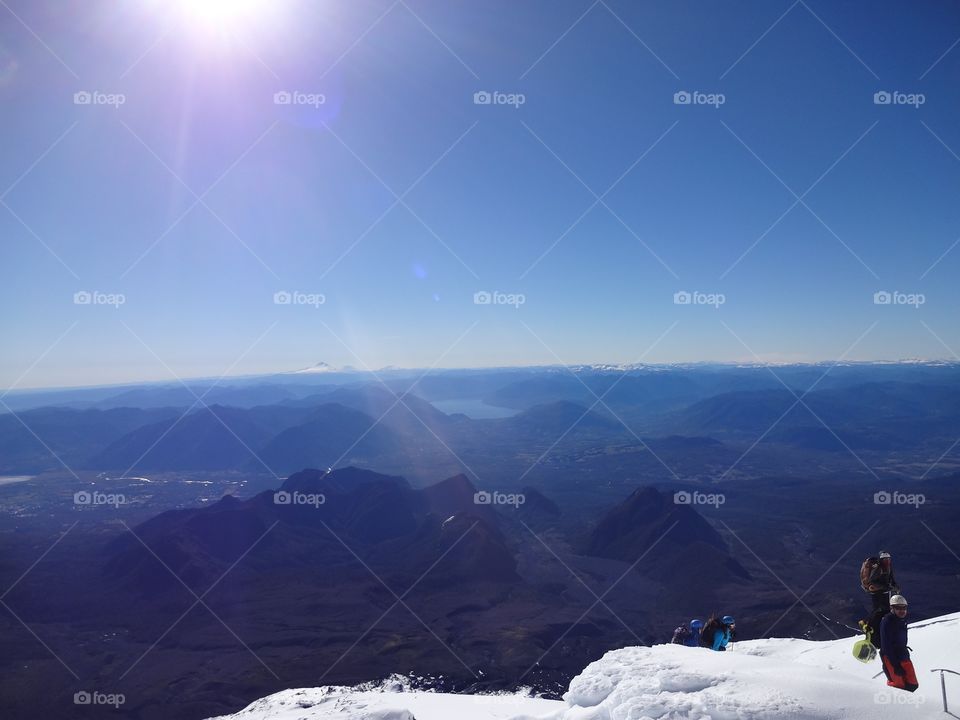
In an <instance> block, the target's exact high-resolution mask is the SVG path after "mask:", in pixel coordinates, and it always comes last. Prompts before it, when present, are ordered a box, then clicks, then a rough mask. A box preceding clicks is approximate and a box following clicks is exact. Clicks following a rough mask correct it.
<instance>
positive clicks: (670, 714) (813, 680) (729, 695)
mask: <svg viewBox="0 0 960 720" xmlns="http://www.w3.org/2000/svg"><path fill="white" fill-rule="evenodd" d="M958 630H960V613H955V614H953V615H946V616H943V617H940V618H935V619H932V620H926V621H922V622H918V623H917V624H916V625H913V626H911V628H910V647H912V648H913V651H914V652H913V661H914V665H915V666H916V669H917V677H918V679H919V681H920V689H919V690H918V691H917V692H916V693H913V694H910V693H904V692H902V691H898V690H892V689H889V688H887V687H886V684H885V679H884V678H883V677H882V676H881V677H880V678H876V679H874V678H873V677H872V676H873V675H875V674H876V673H878V672H880V661H879V659H878V660H877V661H875V662H874V663H871V664H863V663H860V662H857V661H856V660H855V659H854V658H853V656H852V655H851V648H852V646H853V639H852V638H850V637H847V638H842V639H840V640H834V641H829V642H814V641H810V640H795V639H790V638H786V639H768V640H753V641H747V642H740V643H734V644H733V645H731V647H730V651H729V652H726V653H716V652H713V651H710V650H704V649H700V648H686V647H681V646H677V645H657V646H654V647H628V648H623V649H620V650H614V651H612V652H609V653H607V654H606V655H604V656H603V657H602V658H601V659H600V660H597V661H596V662H594V663H591V664H590V665H588V666H587V667H586V668H585V669H584V671H583V672H582V673H580V675H578V676H577V677H575V678H574V679H573V680H572V681H571V683H570V689H569V691H568V692H567V693H566V694H565V695H564V700H563V701H562V702H560V701H553V700H543V699H539V698H530V697H524V696H520V695H474V696H469V695H444V694H441V693H430V692H409V691H406V688H405V687H404V686H403V684H402V682H401V681H398V680H394V681H392V682H386V683H382V684H380V685H377V686H366V687H364V688H357V689H350V688H339V687H323V688H313V689H305V690H285V691H283V692H280V693H277V694H275V695H271V696H269V697H266V698H263V699H261V700H258V701H257V702H255V703H253V704H252V705H250V706H249V707H247V708H246V709H245V710H242V711H241V712H239V713H236V714H235V715H229V716H224V717H223V718H219V719H215V720H334V719H336V720H453V719H456V720H774V719H775V720H841V719H845V720H887V719H890V720H892V719H893V718H903V717H907V716H909V717H911V718H916V719H917V720H927V719H932V718H938V719H941V718H944V717H949V716H946V715H944V714H943V711H942V706H941V700H940V681H939V675H937V674H933V673H931V672H930V670H931V669H932V668H940V667H946V668H951V669H954V670H957V671H958V672H960V649H958V641H960V633H958ZM947 678H948V679H947V690H948V695H949V696H950V697H951V698H952V701H953V702H952V707H951V709H953V708H960V678H958V677H956V676H949V675H948V676H947Z"/></svg>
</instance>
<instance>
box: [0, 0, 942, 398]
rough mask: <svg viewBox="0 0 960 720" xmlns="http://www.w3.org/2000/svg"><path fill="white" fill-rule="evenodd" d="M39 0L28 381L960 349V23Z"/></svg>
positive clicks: (6, 361) (739, 10)
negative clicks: (236, 8) (882, 99)
mask: <svg viewBox="0 0 960 720" xmlns="http://www.w3.org/2000/svg"><path fill="white" fill-rule="evenodd" d="M6 2H7V5H8V8H4V7H0V104H2V106H3V113H2V115H0V143H2V153H3V158H4V161H3V163H2V166H0V197H2V201H3V204H2V205H0V237H2V244H0V259H2V263H0V273H2V276H0V302H2V303H3V308H4V312H3V313H2V315H0V332H2V337H3V345H4V352H3V353H2V355H0V386H3V387H10V386H12V385H14V384H15V385H16V387H43V386H61V385H81V384H101V383H110V382H128V381H134V380H155V379H172V378H173V377H174V376H179V377H190V376H219V375H220V374H222V373H224V372H227V373H229V374H244V373H257V372H271V371H282V370H289V369H295V368H299V367H303V366H306V365H311V364H313V363H314V362H317V361H319V360H324V361H326V362H328V363H330V364H331V365H335V366H339V365H353V366H357V367H365V366H367V367H371V368H374V369H375V368H379V367H382V366H385V365H397V366H408V367H428V366H432V365H434V364H437V365H438V366H441V367H473V366H494V365H525V364H544V363H550V364H552V363H556V362H565V363H583V362H633V361H637V360H640V359H642V360H645V361H648V362H674V361H696V360H755V359H761V360H764V361H767V360H769V361H778V362H780V361H813V360H825V359H836V358H839V357H841V356H843V357H845V358H848V359H858V360H869V359H896V358H905V357H926V358H950V357H953V352H954V351H957V352H960V326H958V324H957V323H956V321H955V317H956V310H957V307H958V301H960V290H958V284H957V283H956V280H955V278H956V276H957V271H958V268H960V246H957V247H953V246H954V243H956V242H957V240H958V238H960V203H957V202H956V198H957V193H958V190H960V157H958V154H960V124H958V123H957V122H956V120H957V117H958V110H960V91H958V89H957V88H958V84H957V78H958V75H960V46H958V45H955V43H956V41H957V39H958V36H960V9H958V8H957V6H956V4H955V3H949V2H942V3H923V4H920V5H908V4H906V3H882V4H877V3H874V2H869V3H868V2H851V3H842V4H836V3H830V2H823V1H810V0H807V1H806V2H797V3H792V4H791V2H788V1H785V2H723V3H702V2H644V3H637V2H623V1H617V0H605V2H597V3H593V4H592V3H591V0H584V1H583V2H561V1H557V0H549V1H530V2H522V3H517V2H500V1H496V2H492V1H491V2H461V3H448V2H440V1H439V0H405V1H404V2H398V3H393V2H392V0H390V1H387V0H378V1H377V2H373V1H366V0H364V1H359V0H356V1H352V2H341V1H338V2H332V1H330V2H327V1H325V0H314V1H312V2H306V1H304V2H292V1H287V0H278V1H276V2H266V1H265V0H262V1H261V2H259V3H258V2H257V1H256V0H242V1H241V3H240V4H241V5H242V6H243V12H245V13H247V14H246V15H245V16H243V17H238V16H234V17H230V16H229V13H227V14H223V13H222V12H221V14H218V12H219V11H218V9H217V6H218V5H219V4H220V3H217V2H216V0H207V2H208V3H211V9H210V10H209V11H208V12H207V13H205V14H203V13H198V12H196V11H191V10H190V9H189V7H190V5H191V3H188V2H186V1H185V0H183V1H181V2H163V3H161V2H159V0H142V1H137V0H126V1H125V2H121V3H117V2H113V1H111V2H105V1H104V2H100V1H91V2H87V3H62V2H54V1H53V0H50V1H46V0H30V1H29V2H27V1H26V0H16V1H13V2H11V0H6ZM201 15H203V17H201ZM284 91H287V92H291V93H299V94H297V95H295V97H294V101H293V103H291V104H278V103H277V102H276V101H275V94H276V93H278V92H284ZM495 91H496V92H500V93H503V94H504V95H503V96H500V97H501V99H505V100H509V97H507V96H509V95H510V94H514V95H517V94H519V95H521V96H522V100H523V102H522V104H519V105H518V104H517V103H514V104H513V105H511V104H496V103H491V104H476V103H475V101H474V95H475V93H477V92H495ZM684 91H685V92H690V93H693V92H699V93H702V95H698V96H696V97H697V98H698V99H702V100H704V101H709V100H710V99H711V98H710V97H709V96H710V95H711V94H713V95H714V96H716V95H717V94H720V95H722V100H723V102H722V104H718V102H719V98H716V97H715V98H713V99H714V100H715V102H714V104H713V105H711V104H697V103H696V102H694V103H691V104H676V103H675V93H678V92H684ZM881 91H886V92H890V93H894V92H899V93H902V95H898V96H895V99H894V101H893V102H892V103H890V104H876V103H875V100H874V95H875V93H877V92H881ZM82 92H89V93H92V95H91V96H90V97H91V102H90V103H89V104H77V102H75V97H74V96H75V93H82ZM917 95H919V96H920V97H919V98H918V97H910V96H917ZM321 96H322V98H321ZM82 99H83V96H80V100H82ZM321 99H322V102H321ZM121 101H122V104H119V103H120V102H121ZM900 101H902V102H900ZM921 101H922V104H918V103H920V102H921ZM910 102H913V104H909V103H910ZM411 186H412V187H411ZM8 188H9V189H8ZM611 188H612V189H611ZM608 189H609V192H607V191H608ZM808 191H809V192H808ZM604 193H607V194H604ZM598 196H599V197H601V198H602V200H601V201H599V202H598V201H597V197H598ZM798 197H799V198H801V201H800V202H798V201H797V198H798ZM198 198H200V199H199V200H198ZM398 198H399V199H398ZM791 206H793V207H792V209H791ZM952 247H953V249H952V250H951V248H952ZM84 291H86V292H90V293H100V294H99V295H93V296H91V297H92V302H91V303H89V304H77V303H76V302H75V300H74V295H75V293H78V292H84ZM284 291H286V292H291V293H293V292H299V293H301V295H298V296H296V297H297V299H298V300H299V301H304V302H308V303H309V301H310V300H309V296H310V295H313V296H314V300H315V301H316V299H317V298H318V297H320V296H322V298H323V300H324V302H323V303H322V304H320V303H319V302H313V304H297V303H296V301H295V302H293V303H291V304H277V303H275V301H274V296H275V294H276V293H278V292H284ZM483 291H486V292H490V293H493V292H499V293H502V295H497V296H496V298H497V299H498V300H505V301H509V300H510V299H511V298H509V297H506V296H508V295H521V296H522V298H521V299H522V300H523V303H522V304H520V305H519V306H518V304H517V303H514V304H512V305H511V304H498V303H496V302H493V303H490V304H476V303H475V293H477V292H483ZM680 291H687V292H691V293H694V292H696V293H701V295H697V296H695V297H696V298H700V299H701V300H703V301H704V302H709V299H710V298H709V296H714V297H713V299H717V297H720V299H722V301H723V302H722V304H720V305H719V307H717V306H716V303H715V304H714V305H713V306H711V305H709V304H695V303H694V304H688V305H682V304H675V302H674V295H675V293H677V292H680ZM878 291H888V292H891V293H892V292H894V291H898V292H900V293H902V295H898V296H894V297H893V302H892V303H891V304H886V305H884V304H881V305H877V304H875V303H874V293H876V292H878ZM911 296H913V297H912V298H911ZM81 297H82V296H81ZM917 297H919V298H920V300H922V304H918V301H917ZM111 298H112V299H111ZM118 298H122V300H123V303H122V305H119V306H117V305H116V302H118ZM111 302H114V304H112V305H111V304H110V303H111ZM911 302H912V304H910V303H911Z"/></svg>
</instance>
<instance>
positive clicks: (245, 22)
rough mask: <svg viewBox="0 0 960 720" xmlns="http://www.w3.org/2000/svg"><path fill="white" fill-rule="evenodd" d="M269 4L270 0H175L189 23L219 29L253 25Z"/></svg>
mask: <svg viewBox="0 0 960 720" xmlns="http://www.w3.org/2000/svg"><path fill="white" fill-rule="evenodd" d="M270 4H271V3H270V0H177V5H178V9H179V11H180V13H181V14H182V15H183V16H184V19H185V20H186V21H187V22H189V23H190V24H191V25H194V26H198V25H199V26H202V27H203V28H206V29H211V30H220V31H229V30H236V29H240V28H243V27H250V26H253V25H254V24H256V23H257V21H258V20H259V19H261V18H262V17H263V15H264V14H265V13H266V12H267V11H269V9H270Z"/></svg>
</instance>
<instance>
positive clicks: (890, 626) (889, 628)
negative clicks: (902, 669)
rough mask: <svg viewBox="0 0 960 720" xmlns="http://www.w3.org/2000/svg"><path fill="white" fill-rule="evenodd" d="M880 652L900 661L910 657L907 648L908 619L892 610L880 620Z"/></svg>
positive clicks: (891, 659) (896, 661) (895, 660)
mask: <svg viewBox="0 0 960 720" xmlns="http://www.w3.org/2000/svg"><path fill="white" fill-rule="evenodd" d="M880 653H881V654H882V655H885V656H886V657H888V658H890V662H894V663H898V662H902V661H903V660H909V659H910V650H909V649H908V648H907V621H906V620H904V619H902V618H898V617H897V616H896V615H894V614H893V613H892V612H891V613H887V614H886V615H884V616H883V620H881V621H880Z"/></svg>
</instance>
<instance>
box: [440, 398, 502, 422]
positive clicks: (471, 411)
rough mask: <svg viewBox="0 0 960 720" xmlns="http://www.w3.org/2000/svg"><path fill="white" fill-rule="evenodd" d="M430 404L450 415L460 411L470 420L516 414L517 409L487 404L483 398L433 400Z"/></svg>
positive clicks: (490, 418)
mask: <svg viewBox="0 0 960 720" xmlns="http://www.w3.org/2000/svg"><path fill="white" fill-rule="evenodd" d="M432 405H433V406H434V407H435V408H436V409H437V410H439V411H440V412H443V413H446V414H447V415H452V414H453V413H462V414H464V415H466V416H467V417H468V418H471V419H472V420H493V419H495V418H506V417H511V416H513V415H516V414H517V413H518V412H520V411H519V410H512V409H511V408H503V407H496V406H494V405H487V404H486V403H485V402H483V400H475V399H468V398H460V399H457V400H435V401H434V402H433V403H432Z"/></svg>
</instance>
